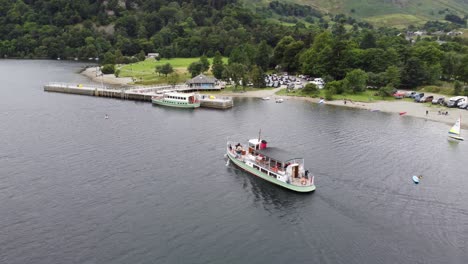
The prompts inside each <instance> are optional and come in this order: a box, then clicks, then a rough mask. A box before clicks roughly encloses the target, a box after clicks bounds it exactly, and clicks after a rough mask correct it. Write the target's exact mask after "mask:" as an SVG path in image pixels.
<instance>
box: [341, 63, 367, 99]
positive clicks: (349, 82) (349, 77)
mask: <svg viewBox="0 0 468 264" xmlns="http://www.w3.org/2000/svg"><path fill="white" fill-rule="evenodd" d="M367 79H368V76H367V73H366V72H364V71H363V70H361V69H355V70H352V71H350V72H348V73H347V74H346V77H345V78H344V80H343V86H344V88H345V90H346V91H350V92H353V93H357V92H362V91H364V90H365V89H366V83H367Z"/></svg>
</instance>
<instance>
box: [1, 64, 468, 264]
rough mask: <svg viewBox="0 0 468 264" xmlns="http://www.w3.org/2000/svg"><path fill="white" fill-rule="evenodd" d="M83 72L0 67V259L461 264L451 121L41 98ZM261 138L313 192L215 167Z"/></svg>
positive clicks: (290, 103) (464, 205)
mask: <svg viewBox="0 0 468 264" xmlns="http://www.w3.org/2000/svg"><path fill="white" fill-rule="evenodd" d="M83 65H84V64H82V63H73V62H64V61H61V62H58V61H28V60H24V61H23V60H0V80H1V85H0V93H1V101H0V217H1V218H0V263H3V264H13V263H14V264H16V263H18V264H24V263H34V264H42V263H44V264H51V263H96V264H97V263H467V262H468V249H467V248H468V245H467V241H468V202H467V201H468V191H467V190H468V166H467V162H468V142H464V143H461V144H451V143H449V142H448V141H447V131H448V129H449V128H450V126H449V125H447V124H442V123H435V122H431V121H426V120H424V119H417V118H412V117H409V116H403V117H401V116H399V115H398V114H390V113H382V112H371V111H365V110H356V109H348V108H341V107H333V106H327V105H316V104H311V103H308V102H304V101H301V100H287V101H285V102H284V103H283V104H276V103H275V102H274V101H273V100H270V101H262V100H260V99H253V98H244V99H236V101H235V107H234V108H232V109H230V110H226V111H218V110H210V109H203V108H201V109H196V110H193V111H191V110H189V111H186V110H178V109H171V108H163V107H155V106H152V105H151V104H149V103H142V102H133V101H121V100H115V99H108V98H95V97H87V96H77V95H66V94H58V93H47V92H44V91H43V87H42V85H43V84H45V83H47V82H49V81H64V82H76V83H84V82H89V81H87V80H86V78H85V77H83V76H81V75H79V74H77V71H78V70H79V69H80V67H82V66H83ZM105 114H108V115H109V119H104V115H105ZM260 128H261V129H262V134H263V135H264V137H265V139H266V140H267V141H268V142H269V145H270V146H279V147H285V148H287V149H288V150H289V151H291V152H294V153H297V155H298V156H303V157H304V158H305V161H306V167H307V168H309V169H310V171H311V173H312V174H314V175H315V182H316V185H317V190H316V191H315V192H314V193H312V194H306V195H304V194H297V193H293V192H290V191H288V190H285V189H282V188H280V187H277V186H275V185H272V184H270V183H267V182H264V181H262V180H261V179H258V178H254V177H252V176H251V175H249V174H246V173H245V172H242V171H240V170H239V169H236V168H235V167H233V166H232V165H229V166H226V161H225V160H224V157H223V155H224V151H225V142H226V139H227V138H228V137H229V138H230V139H240V140H243V141H246V140H248V139H249V138H255V137H257V135H258V131H259V129H260ZM463 133H464V134H465V135H468V133H467V131H463ZM416 174H422V175H424V177H423V179H422V180H421V183H420V184H419V185H415V184H413V182H412V180H411V176H412V175H416Z"/></svg>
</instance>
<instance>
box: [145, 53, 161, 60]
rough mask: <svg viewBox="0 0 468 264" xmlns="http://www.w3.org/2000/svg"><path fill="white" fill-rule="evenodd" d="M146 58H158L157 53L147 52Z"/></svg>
mask: <svg viewBox="0 0 468 264" xmlns="http://www.w3.org/2000/svg"><path fill="white" fill-rule="evenodd" d="M146 58H147V59H149V58H154V59H156V58H159V53H148V55H146Z"/></svg>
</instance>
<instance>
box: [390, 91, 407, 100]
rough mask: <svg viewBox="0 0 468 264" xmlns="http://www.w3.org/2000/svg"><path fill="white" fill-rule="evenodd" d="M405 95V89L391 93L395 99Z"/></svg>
mask: <svg viewBox="0 0 468 264" xmlns="http://www.w3.org/2000/svg"><path fill="white" fill-rule="evenodd" d="M405 95H406V92H405V91H396V92H395V93H394V94H393V97H395V99H401V98H404V97H405Z"/></svg>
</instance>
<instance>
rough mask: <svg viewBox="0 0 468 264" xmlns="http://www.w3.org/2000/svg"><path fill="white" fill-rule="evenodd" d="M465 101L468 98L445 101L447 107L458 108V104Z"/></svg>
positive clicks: (454, 98)
mask: <svg viewBox="0 0 468 264" xmlns="http://www.w3.org/2000/svg"><path fill="white" fill-rule="evenodd" d="M467 101H468V98H467V97H466V96H455V97H452V98H450V99H449V100H448V101H447V107H458V106H459V105H460V104H462V103H464V102H467Z"/></svg>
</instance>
